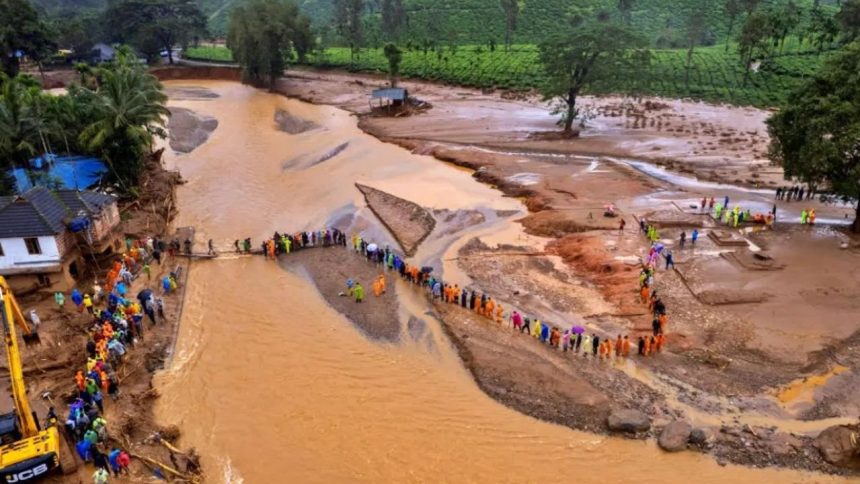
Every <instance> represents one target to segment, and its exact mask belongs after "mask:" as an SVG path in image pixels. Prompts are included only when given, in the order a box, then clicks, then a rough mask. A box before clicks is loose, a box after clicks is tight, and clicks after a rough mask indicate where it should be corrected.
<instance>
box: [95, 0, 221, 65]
mask: <svg viewBox="0 0 860 484" xmlns="http://www.w3.org/2000/svg"><path fill="white" fill-rule="evenodd" d="M105 24H106V25H109V26H110V28H111V32H112V34H113V37H114V39H115V40H118V41H125V42H131V43H132V44H134V46H135V47H137V48H139V49H140V50H141V51H143V52H144V53H146V54H147V56H148V57H150V58H153V57H157V56H158V53H159V52H160V51H167V58H168V61H169V62H170V63H171V64H173V48H174V47H176V46H177V45H186V44H188V43H189V42H190V41H191V40H192V39H194V38H195V37H199V36H202V35H204V34H205V33H206V17H205V16H203V12H201V11H200V8H199V7H198V6H197V3H195V2H194V1H193V0H118V1H115V2H111V3H109V4H108V8H107V10H106V11H105Z"/></svg>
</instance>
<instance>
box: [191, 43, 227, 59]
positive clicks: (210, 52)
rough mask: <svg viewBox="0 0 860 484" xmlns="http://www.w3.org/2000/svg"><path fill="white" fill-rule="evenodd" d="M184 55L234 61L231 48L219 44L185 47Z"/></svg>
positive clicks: (192, 57) (194, 57) (193, 57)
mask: <svg viewBox="0 0 860 484" xmlns="http://www.w3.org/2000/svg"><path fill="white" fill-rule="evenodd" d="M182 56H183V57H185V58H187V59H194V60H203V61H214V62H233V53H232V52H230V49H228V48H226V47H219V46H207V47H189V48H187V49H185V51H184V52H183V53H182Z"/></svg>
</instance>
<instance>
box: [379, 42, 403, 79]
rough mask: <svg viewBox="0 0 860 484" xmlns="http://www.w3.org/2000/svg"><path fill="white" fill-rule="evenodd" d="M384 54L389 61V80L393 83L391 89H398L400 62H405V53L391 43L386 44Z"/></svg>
mask: <svg viewBox="0 0 860 484" xmlns="http://www.w3.org/2000/svg"><path fill="white" fill-rule="evenodd" d="M383 53H384V54H385V58H386V59H388V78H389V80H390V81H391V87H397V77H398V76H399V75H400V61H401V60H403V52H401V51H400V49H399V48H397V46H396V45H394V44H392V43H390V42H389V43H387V44H385V47H384V48H383Z"/></svg>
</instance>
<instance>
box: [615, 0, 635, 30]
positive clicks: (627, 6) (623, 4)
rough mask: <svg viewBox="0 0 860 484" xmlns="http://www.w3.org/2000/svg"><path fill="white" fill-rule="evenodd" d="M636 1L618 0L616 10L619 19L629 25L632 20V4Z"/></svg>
mask: <svg viewBox="0 0 860 484" xmlns="http://www.w3.org/2000/svg"><path fill="white" fill-rule="evenodd" d="M635 3H636V1H635V0H618V12H619V13H621V19H622V20H623V21H624V24H625V25H628V26H629V25H630V23H631V22H632V21H633V16H632V13H633V5H634V4H635Z"/></svg>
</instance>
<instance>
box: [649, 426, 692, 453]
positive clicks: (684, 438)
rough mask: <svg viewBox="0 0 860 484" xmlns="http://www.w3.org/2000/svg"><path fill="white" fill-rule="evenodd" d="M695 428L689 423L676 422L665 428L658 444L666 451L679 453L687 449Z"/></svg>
mask: <svg viewBox="0 0 860 484" xmlns="http://www.w3.org/2000/svg"><path fill="white" fill-rule="evenodd" d="M692 431H693V428H692V427H691V426H690V424H688V423H687V422H684V421H682V420H675V421H674V422H672V423H670V424H669V425H667V426H665V427H663V431H662V432H660V437H659V438H658V439H657V444H658V445H659V446H660V448H662V449H663V450H665V451H668V452H679V451H682V450H684V449H686V448H687V442H688V441H689V440H690V433H692Z"/></svg>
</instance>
